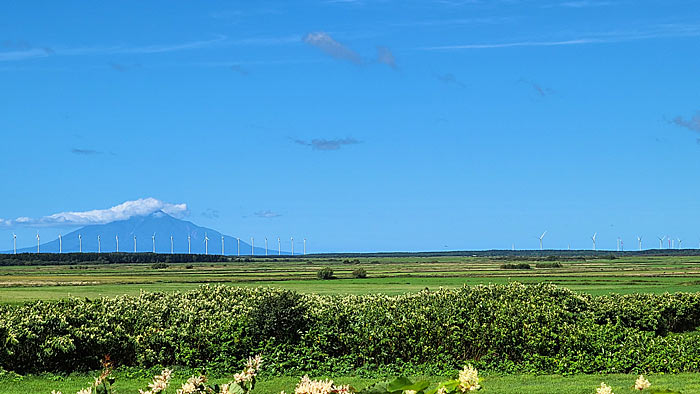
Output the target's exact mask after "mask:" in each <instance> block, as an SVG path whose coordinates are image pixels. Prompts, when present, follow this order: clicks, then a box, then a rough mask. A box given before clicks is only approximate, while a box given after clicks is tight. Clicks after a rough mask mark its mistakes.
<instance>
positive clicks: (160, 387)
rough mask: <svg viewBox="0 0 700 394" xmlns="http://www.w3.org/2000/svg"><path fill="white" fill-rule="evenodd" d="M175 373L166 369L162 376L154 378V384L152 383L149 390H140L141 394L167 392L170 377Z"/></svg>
mask: <svg viewBox="0 0 700 394" xmlns="http://www.w3.org/2000/svg"><path fill="white" fill-rule="evenodd" d="M172 373H173V371H172V370H170V369H164V370H163V371H162V372H161V373H160V375H156V376H155V377H154V378H153V382H151V383H150V384H149V385H148V388H149V390H147V391H143V390H141V389H139V394H157V393H162V392H163V391H165V389H166V388H168V384H169V383H170V376H171V375H172Z"/></svg>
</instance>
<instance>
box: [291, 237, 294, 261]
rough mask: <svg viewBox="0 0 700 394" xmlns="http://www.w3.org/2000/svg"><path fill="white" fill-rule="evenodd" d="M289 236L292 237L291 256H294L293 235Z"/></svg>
mask: <svg viewBox="0 0 700 394" xmlns="http://www.w3.org/2000/svg"><path fill="white" fill-rule="evenodd" d="M291 238H292V256H294V237H291Z"/></svg>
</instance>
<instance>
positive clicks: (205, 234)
mask: <svg viewBox="0 0 700 394" xmlns="http://www.w3.org/2000/svg"><path fill="white" fill-rule="evenodd" d="M204 254H209V237H208V236H207V233H204Z"/></svg>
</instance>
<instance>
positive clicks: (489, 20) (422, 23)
mask: <svg viewBox="0 0 700 394" xmlns="http://www.w3.org/2000/svg"><path fill="white" fill-rule="evenodd" d="M513 20H515V18H514V17H486V18H454V19H449V18H443V19H428V20H416V21H407V22H396V23H392V24H391V26H397V27H433V26H450V25H480V24H498V23H507V22H511V21H513Z"/></svg>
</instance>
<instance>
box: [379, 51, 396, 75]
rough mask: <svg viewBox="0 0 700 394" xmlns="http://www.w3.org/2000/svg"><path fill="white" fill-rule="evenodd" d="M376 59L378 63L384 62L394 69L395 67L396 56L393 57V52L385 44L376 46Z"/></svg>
mask: <svg viewBox="0 0 700 394" xmlns="http://www.w3.org/2000/svg"><path fill="white" fill-rule="evenodd" d="M377 61H378V62H379V63H382V64H386V65H387V66H389V67H391V68H393V69H394V70H396V69H397V66H396V58H395V57H394V54H393V53H391V50H390V49H389V48H387V47H385V46H378V47H377Z"/></svg>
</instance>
